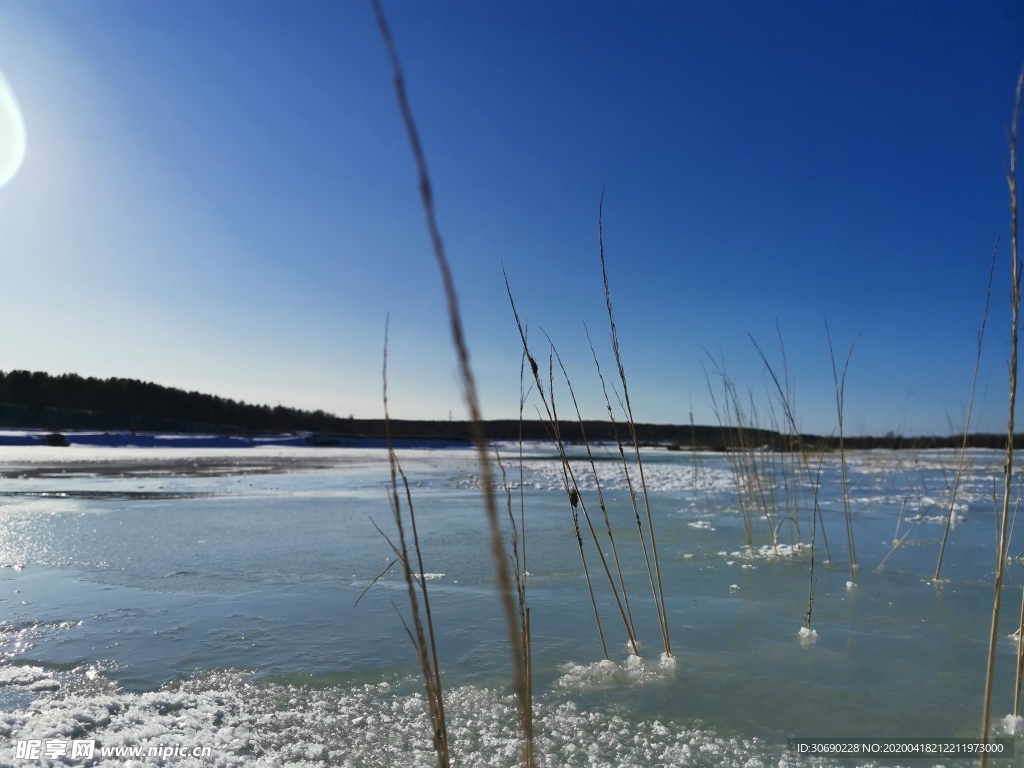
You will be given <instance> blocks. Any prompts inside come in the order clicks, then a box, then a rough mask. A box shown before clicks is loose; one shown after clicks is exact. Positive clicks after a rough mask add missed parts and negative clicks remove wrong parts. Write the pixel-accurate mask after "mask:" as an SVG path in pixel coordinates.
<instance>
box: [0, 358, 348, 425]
mask: <svg viewBox="0 0 1024 768" xmlns="http://www.w3.org/2000/svg"><path fill="white" fill-rule="evenodd" d="M0 419H2V420H3V422H4V426H8V427H39V428H43V429H138V430H149V429H173V428H175V427H177V426H185V427H188V428H186V429H183V430H182V431H188V432H194V431H205V430H209V429H211V428H214V429H215V431H235V432H247V433H256V434H267V433H279V432H296V431H308V432H344V433H348V432H351V424H352V420H351V419H342V418H339V417H338V416H335V415H333V414H330V413H325V412H324V411H303V410H299V409H296V408H285V407H284V406H281V405H278V406H276V407H273V408H272V407H270V406H268V405H249V404H248V403H245V402H239V401H236V400H231V399H228V398H223V397H217V396H216V395H207V394H203V393H201V392H186V391H185V390H182V389H175V388H173V387H163V386H160V385H159V384H153V383H150V382H145V381H138V380H136V379H120V378H110V379H97V378H92V377H89V378H84V377H82V376H79V375H77V374H74V373H65V374H62V375H60V376H51V375H50V374H48V373H42V372H39V371H35V372H30V371H10V372H9V373H4V372H0Z"/></svg>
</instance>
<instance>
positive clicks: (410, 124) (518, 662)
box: [370, 0, 535, 768]
mask: <svg viewBox="0 0 1024 768" xmlns="http://www.w3.org/2000/svg"><path fill="white" fill-rule="evenodd" d="M370 4H371V6H372V8H373V12H374V15H375V16H376V19H377V26H378V28H379V29H380V34H381V38H382V39H383V41H384V46H385V48H386V49H387V52H388V58H389V60H390V63H391V70H392V74H393V76H394V86H395V95H396V96H397V98H398V107H399V111H400V112H401V115H402V121H403V123H404V124H405V130H406V134H407V135H408V137H409V143H410V145H411V148H412V153H413V158H414V160H415V164H416V170H417V175H418V177H419V190H420V198H421V200H422V202H423V211H424V214H425V216H426V224H427V230H428V232H429V235H430V241H431V244H432V246H433V250H434V256H435V258H436V260H437V266H438V270H439V271H440V273H441V281H442V283H443V284H444V292H445V297H446V299H447V304H448V318H449V321H450V325H451V333H452V343H453V344H454V346H455V351H456V353H457V355H458V359H459V374H460V378H461V380H462V388H463V397H465V399H466V407H467V410H468V411H469V421H470V431H471V434H472V437H473V442H474V443H475V445H476V451H477V461H478V463H479V465H480V475H481V480H480V484H481V489H482V493H483V497H484V505H485V507H486V514H487V521H488V524H489V527H490V538H491V555H492V557H493V559H494V571H495V577H496V578H495V580H496V582H497V586H498V593H499V596H500V599H501V605H502V609H503V611H504V613H505V623H506V625H507V630H508V638H509V644H510V646H511V650H512V661H513V667H514V679H515V693H516V701H517V706H518V711H519V725H520V729H521V730H522V737H523V745H522V762H523V765H524V766H527V768H533V766H534V764H535V757H534V751H533V722H532V719H531V718H530V717H529V713H530V712H531V711H532V707H531V706H530V702H529V701H528V699H529V695H530V694H529V685H528V684H527V658H526V653H525V652H524V650H523V647H522V642H521V635H520V632H518V631H517V629H516V623H517V622H516V608H515V604H514V601H513V586H512V579H511V577H510V575H509V572H508V564H507V563H506V561H505V546H504V541H503V537H502V533H501V522H500V520H499V517H498V502H497V500H496V498H495V492H494V476H493V474H492V471H491V461H490V456H489V452H488V449H487V437H486V435H485V433H484V426H483V416H482V415H481V411H480V401H479V398H478V396H477V392H476V380H475V379H474V377H473V371H472V368H471V367H470V364H469V350H468V349H467V347H466V341H465V334H464V332H463V329H462V317H461V315H460V313H459V301H458V295H457V294H456V292H455V283H454V280H453V279H452V273H451V269H450V268H449V266H448V258H447V256H446V255H445V250H444V242H443V240H442V239H441V232H440V229H439V227H438V224H437V217H436V215H435V212H434V195H433V188H432V185H431V182H430V174H429V173H428V172H427V161H426V156H425V155H424V152H423V147H422V144H421V143H420V138H419V132H418V131H417V130H416V123H415V122H414V120H413V116H412V108H411V107H410V106H409V99H408V97H407V95H406V92H405V77H404V76H403V74H402V67H401V65H400V63H399V61H398V52H397V50H396V48H395V44H394V41H393V40H392V38H391V31H390V29H389V28H388V23H387V19H386V18H385V17H384V11H383V9H382V8H381V4H380V0H370Z"/></svg>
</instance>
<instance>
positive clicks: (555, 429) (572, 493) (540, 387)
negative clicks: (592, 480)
mask: <svg viewBox="0 0 1024 768" xmlns="http://www.w3.org/2000/svg"><path fill="white" fill-rule="evenodd" d="M502 274H503V275H504V277H505V291H506V293H508V300H509V304H510V305H511V307H512V316H513V317H514V318H515V321H516V328H517V329H518V330H519V338H520V341H521V342H522V345H523V355H524V356H525V357H526V359H527V360H528V361H529V363H530V370H531V371H532V373H533V380H534V384H535V385H536V387H537V395H538V397H540V401H541V403H542V404H543V405H544V412H545V414H546V419H545V418H544V417H543V416H541V414H540V409H537V415H538V417H540V420H541V423H542V424H543V425H544V431H545V432H546V433H547V436H548V439H549V440H550V441H551V443H552V445H554V446H555V448H556V450H557V451H558V457H559V460H560V461H561V470H562V485H563V487H564V489H565V493H566V497H567V498H568V500H569V509H570V512H571V514H572V524H573V531H574V533H575V534H576V542H577V544H578V545H579V549H580V560H581V561H582V563H583V575H584V576H585V577H586V581H587V591H588V592H589V593H590V603H591V605H592V606H593V609H594V621H595V622H596V623H597V634H598V637H599V638H600V639H601V649H602V651H603V653H604V657H605V658H606V659H607V658H608V646H607V644H606V643H605V639H604V630H603V628H602V626H601V615H600V612H599V611H598V609H597V600H596V598H595V597H594V588H593V584H592V582H591V580H590V568H589V567H588V566H587V555H586V552H585V551H584V548H583V536H582V534H581V533H580V522H579V514H578V513H577V512H576V507H577V506H582V509H583V514H584V517H585V518H586V521H587V525H588V526H589V527H590V530H591V533H592V534H593V537H594V544H595V546H597V551H598V554H599V555H601V560H602V563H603V562H604V553H603V552H602V551H601V547H600V545H599V544H598V542H597V534H596V532H595V531H594V527H593V525H591V524H590V515H589V514H588V513H587V510H586V506H584V505H582V503H581V497H580V492H579V486H578V485H577V484H576V477H575V474H574V473H573V469H572V463H571V462H570V461H569V456H568V454H567V453H566V451H565V445H564V443H563V441H562V433H561V426H560V425H559V423H558V412H557V409H556V407H555V392H554V361H553V359H552V358H553V355H554V346H553V345H552V347H551V355H549V358H548V388H547V394H545V389H544V383H543V382H542V381H541V378H540V367H539V366H538V365H537V360H536V358H534V356H533V353H531V352H530V345H529V342H528V340H527V338H526V331H525V329H524V327H523V323H522V320H521V319H520V317H519V310H518V309H517V308H516V302H515V299H514V298H513V296H512V287H511V286H510V285H509V282H508V274H506V273H505V268H504V265H502ZM549 341H550V339H549ZM574 400H575V396H574ZM605 571H606V572H607V571H608V568H607V565H605ZM608 580H609V583H611V584H612V589H613V590H614V588H615V587H614V583H612V581H611V575H610V574H609V577H608ZM617 600H618V595H617V594H616V601H617Z"/></svg>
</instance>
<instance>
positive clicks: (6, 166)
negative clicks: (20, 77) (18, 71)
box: [0, 73, 25, 188]
mask: <svg viewBox="0 0 1024 768" xmlns="http://www.w3.org/2000/svg"><path fill="white" fill-rule="evenodd" d="M24 159H25V121H24V120H23V119H22V117H21V108H20V107H19V106H18V100H17V99H16V98H15V97H14V91H13V90H11V85H10V83H8V82H7V78H5V77H4V76H3V73H0V188H2V187H4V186H6V184H7V182H9V181H10V180H11V179H13V178H14V175H15V174H16V173H17V172H18V169H19V168H20V167H21V163H22V161H23V160H24Z"/></svg>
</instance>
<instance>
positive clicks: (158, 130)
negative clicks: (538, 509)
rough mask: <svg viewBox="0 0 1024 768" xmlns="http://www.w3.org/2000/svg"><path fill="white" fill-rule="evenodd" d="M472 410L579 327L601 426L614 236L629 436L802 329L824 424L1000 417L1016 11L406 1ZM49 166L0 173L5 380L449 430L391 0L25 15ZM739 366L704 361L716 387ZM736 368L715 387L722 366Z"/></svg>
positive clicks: (146, 6)
mask: <svg viewBox="0 0 1024 768" xmlns="http://www.w3.org/2000/svg"><path fill="white" fill-rule="evenodd" d="M384 7H385V11H386V12H387V14H388V16H389V20H390V23H391V26H392V31H393V34H394V37H395V40H396V43H397V45H398V48H399V54H400V57H401V59H402V63H403V65H404V68H405V71H406V76H407V81H408V87H409V92H410V98H411V101H412V106H413V109H414V111H415V116H416V120H417V123H418V125H419V129H420V132H421V136H422V139H423V142H424V146H425V149H426V153H427V159H428V163H429V166H430V171H431V173H432V176H433V181H434V186H435V192H436V196H437V204H438V215H439V220H440V225H441V230H442V234H443V236H444V238H445V242H446V245H447V248H448V254H449V258H450V261H451V264H452V268H453V271H454V274H455V280H456V286H457V288H458V291H459V295H460V299H461V303H462V308H463V314H464V320H465V323H466V326H467V332H468V338H469V344H470V352H471V355H472V363H473V366H474V369H475V372H476V375H477V378H478V383H479V387H480V392H481V397H482V402H483V407H484V415H485V416H486V417H488V418H510V417H514V416H515V414H516V412H517V406H518V386H519V385H518V373H519V343H518V335H517V332H516V329H515V325H514V323H513V320H512V317H511V312H510V311H509V309H508V305H507V299H506V297H505V288H504V284H503V282H502V277H501V263H502V262H504V264H505V266H506V268H507V270H508V274H509V278H510V280H511V283H512V286H513V290H514V291H515V294H516V297H517V303H518V304H519V308H520V313H521V314H522V315H523V317H524V318H525V319H527V320H528V322H529V324H530V328H531V330H532V339H533V340H534V341H535V342H536V344H537V350H536V351H537V352H538V353H544V349H545V348H544V345H541V343H540V341H541V339H542V334H541V333H540V329H541V328H543V329H544V330H545V331H547V332H548V333H549V334H550V335H551V337H552V338H553V339H554V341H555V343H556V344H557V345H558V348H559V351H560V352H561V354H562V356H563V359H564V360H565V362H566V365H567V366H568V368H569V370H570V373H571V374H572V376H573V379H574V385H575V387H576V390H577V394H578V395H579V396H580V398H581V401H582V403H583V404H584V409H585V415H586V416H589V417H593V418H600V417H601V416H602V415H603V403H602V401H601V400H600V388H599V386H598V383H597V380H596V376H595V375H594V373H593V366H592V362H591V361H590V352H589V349H588V348H587V345H586V338H585V336H584V334H583V326H582V321H586V322H587V324H588V326H589V327H590V329H591V334H592V335H593V337H594V339H595V342H596V343H597V345H598V348H599V352H600V354H601V355H602V359H603V361H604V363H605V364H606V365H607V366H609V369H608V371H606V372H610V370H611V369H610V366H611V360H610V358H609V345H608V331H607V319H606V317H605V315H604V307H603V294H602V290H601V275H600V266H599V262H598V249H597V212H598V201H599V199H600V195H601V190H602V188H605V190H606V192H605V207H604V232H605V247H606V255H607V259H608V265H609V272H610V278H611V283H612V291H613V299H614V302H615V309H616V319H617V321H618V325H619V334H620V341H621V344H622V351H623V361H624V363H625V365H626V369H627V372H628V374H629V376H630V394H631V396H632V399H633V403H634V410H635V415H636V416H637V418H638V420H640V421H653V422H674V423H686V422H688V421H689V418H690V413H691V411H692V413H693V416H694V419H695V420H696V421H697V422H698V423H712V422H713V421H714V418H715V417H714V414H713V413H712V410H711V402H710V398H709V396H708V385H707V382H706V380H705V373H704V367H705V366H702V362H704V363H706V360H707V357H706V353H705V351H704V350H709V351H710V352H711V353H712V354H713V355H715V356H716V357H719V356H721V357H723V358H724V361H725V364H726V368H727V370H728V372H729V374H730V376H731V377H732V378H733V379H734V380H735V381H736V382H737V385H738V386H739V387H740V389H741V391H742V392H744V393H748V392H749V393H752V394H753V396H754V397H755V399H758V400H760V401H762V402H763V401H764V398H765V397H766V391H767V388H768V380H767V379H766V375H765V371H764V367H763V365H762V363H761V362H760V360H759V358H758V356H757V353H756V351H755V350H754V348H753V346H752V344H751V342H750V340H749V338H748V336H747V334H748V333H750V334H752V335H753V336H754V337H755V338H757V339H758V341H759V342H760V343H761V344H762V346H763V347H764V348H765V351H766V352H767V354H768V355H769V357H770V358H771V359H772V361H773V363H775V364H776V365H778V364H779V363H780V360H781V355H780V352H779V344H778V340H777V338H776V331H775V329H776V323H778V327H779V328H780V329H781V332H782V336H783V339H784V342H785V349H786V356H787V361H788V365H789V371H790V377H791V379H792V380H793V382H794V386H795V392H796V410H797V413H798V417H799V419H800V426H801V427H802V428H803V429H805V430H808V431H818V432H825V433H828V432H831V431H832V430H833V428H834V426H835V421H836V419H835V410H834V409H835V405H834V393H833V389H832V374H831V369H830V367H829V357H828V346H827V343H826V339H825V330H824V320H825V318H827V320H828V323H829V326H830V328H831V331H832V336H833V341H834V342H835V344H836V347H837V354H840V355H842V354H844V353H845V349H846V347H847V346H848V345H849V343H850V342H851V341H852V340H853V339H854V338H855V337H857V335H858V334H860V337H859V341H858V342H857V347H856V350H855V352H854V356H853V359H852V362H851V366H850V372H849V377H848V380H847V416H846V425H847V431H848V432H851V433H875V434H884V433H885V432H888V431H890V430H891V431H896V432H903V433H906V434H915V433H917V434H920V433H948V432H949V431H950V428H951V427H952V429H954V430H956V429H959V428H961V425H962V423H963V417H964V413H965V411H966V406H967V400H968V396H969V393H970V385H971V372H972V369H973V364H974V353H975V344H976V338H977V334H978V330H979V325H980V322H981V317H982V312H983V309H984V301H985V283H986V279H987V275H988V267H989V260H990V256H991V253H992V249H993V247H994V245H995V242H996V238H997V237H999V236H1000V235H1002V236H1003V243H1002V246H1001V249H1000V253H999V262H998V265H997V277H996V285H995V287H994V289H993V309H992V313H991V316H990V320H989V328H988V336H987V338H986V348H985V354H984V357H983V359H982V363H981V371H980V377H979V384H978V398H979V404H978V406H977V407H978V408H980V414H979V416H978V418H977V419H976V422H975V423H976V424H977V426H978V428H979V429H991V430H994V431H998V430H1002V429H1004V428H1005V426H1004V425H1005V419H1006V414H1005V402H1006V394H1005V393H1006V361H1007V359H1008V337H1009V333H1008V326H1009V310H1008V302H1007V300H1006V297H1007V293H1008V282H1009V280H1008V274H1009V241H1008V229H1009V226H1008V224H1009V212H1008V205H1007V193H1006V184H1005V180H1004V176H1003V163H1004V162H1005V160H1006V158H1007V150H1006V134H1005V131H1006V128H1007V125H1008V123H1009V119H1010V116H1011V112H1012V106H1013V89H1014V86H1015V83H1016V79H1017V76H1018V73H1019V71H1020V67H1021V64H1022V63H1024V6H1021V4H1020V3H1018V2H1011V1H1007V2H985V1H982V0H971V1H970V2H968V1H967V0H964V1H963V2H927V3H926V2H911V1H909V0H898V1H893V0H886V1H885V2H865V1H858V2H831V3H817V2H777V3H761V2H747V3H736V2H710V1H709V2H699V3H697V2H643V3H627V2H570V1H569V0H562V1H560V2H554V3H552V2H517V3H498V2H490V1H485V2H470V1H469V0H466V1H465V2H419V1H417V2H402V1H399V0H392V1H391V2H385V5H384ZM0 41H2V45H0V72H2V73H3V74H4V75H5V76H6V78H7V80H8V82H9V83H10V86H11V88H12V90H13V91H14V93H15V94H16V97H17V99H18V102H19V103H20V106H21V111H22V113H23V115H24V121H25V127H26V137H27V140H26V141H27V154H26V156H25V160H24V163H23V165H22V167H21V169H20V171H19V173H18V174H17V175H16V176H15V177H14V178H13V179H12V180H11V182H10V183H9V184H7V185H6V186H5V187H3V188H0V232H3V248H2V250H0V264H2V267H3V271H4V280H3V288H2V300H0V323H2V327H4V328H6V329H7V333H5V334H4V344H3V345H2V350H3V351H2V354H0V369H5V370H9V369H13V368H27V369H32V370H45V371H49V372H52V373H62V372H77V373H79V374H82V375H93V376H102V377H106V376H124V377H131V378H140V379H146V380H151V381H156V382H158V383H162V384H167V385H172V386H179V387H184V388H187V389H198V390H201V391H208V392H213V393H216V394H220V395H223V396H226V397H233V398H236V399H244V400H247V401H250V402H261V403H263V402H265V403H270V404H277V403H281V404H284V405H289V406H296V407H303V408H310V409H315V408H324V409H326V410H329V411H333V412H336V413H338V414H340V415H348V414H354V415H356V416H359V417H377V416H380V415H381V406H380V364H381V346H382V341H383V329H384V319H385V315H386V313H387V312H389V311H390V313H391V355H390V387H391V389H390V395H391V406H392V415H393V416H396V417H405V418H442V419H444V418H448V416H449V414H452V416H453V417H455V418H460V417H461V416H462V415H463V414H464V408H463V405H462V401H461V396H460V390H459V386H458V382H457V369H456V361H455V356H454V353H453V351H452V348H451V341H450V336H449V333H448V326H447V318H446V316H445V311H444V298H443V294H442V290H441V284H440V279H439V276H438V274H437V270H436V266H435V263H434V260H433V256H432V253H431V251H430V246H429V241H428V239H427V235H426V229H425V226H424V221H423V213H422V209H421V207H420V204H419V199H418V196H417V188H416V178H415V169H414V166H413V163H412V158H411V153H410V151H409V147H408V141H407V139H406V136H405V134H404V132H403V128H402V124H401V120H400V116H399V113H398V110H397V106H396V102H395V96H394V92H393V89H392V85H391V74H390V71H389V68H388V62H387V57H386V54H385V51H384V48H383V46H382V44H381V42H380V39H379V36H378V34H377V31H376V28H375V25H374V20H373V15H372V13H371V10H370V8H369V5H368V4H364V3H362V2H347V1H344V2H339V1H337V0H334V1H332V2H314V1H313V0H304V2H301V3H296V2H287V1H285V0H280V1H270V0H246V1H245V2H243V1H241V0H221V1H220V2H213V3H211V2H205V1H199V0H176V1H175V2H138V1H137V0H90V2H88V3H74V2H70V1H69V0H62V1H61V2H52V1H50V0H8V2H6V3H5V4H4V5H3V6H2V7H0ZM712 378H713V377H712ZM713 383H714V382H713Z"/></svg>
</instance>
